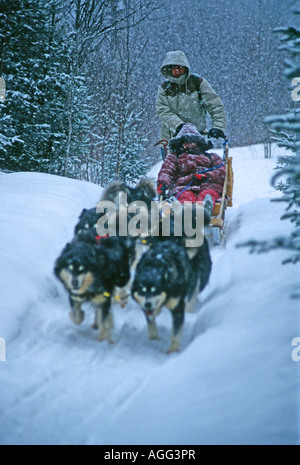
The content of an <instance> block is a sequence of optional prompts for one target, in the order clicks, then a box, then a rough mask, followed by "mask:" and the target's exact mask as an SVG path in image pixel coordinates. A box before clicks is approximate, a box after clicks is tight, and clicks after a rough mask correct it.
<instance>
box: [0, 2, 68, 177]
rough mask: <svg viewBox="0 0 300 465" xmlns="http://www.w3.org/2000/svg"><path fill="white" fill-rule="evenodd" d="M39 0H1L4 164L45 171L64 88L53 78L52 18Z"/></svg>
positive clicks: (0, 144) (0, 146)
mask: <svg viewBox="0 0 300 465" xmlns="http://www.w3.org/2000/svg"><path fill="white" fill-rule="evenodd" d="M49 19H50V18H49V11H47V10H46V9H45V8H41V2H39V1H24V0H17V1H11V0H6V1H5V2H3V1H2V2H1V3H0V22H1V24H0V30H1V76H2V77H3V78H4V79H5V81H6V100H5V102H2V103H1V105H0V112H1V113H0V117H1V121H2V122H3V124H2V125H1V135H2V136H1V138H0V165H1V167H2V168H6V169H10V170H44V169H45V165H47V161H48V160H49V159H50V158H51V152H52V144H53V139H54V138H55V134H54V132H52V131H51V124H50V121H49V102H51V101H52V100H53V99H54V98H55V96H56V94H57V93H59V92H60V89H57V88H56V83H55V82H54V81H53V80H51V72H52V69H51V65H50V60H49V58H50V56H51V37H52V30H51V23H50V21H49Z"/></svg>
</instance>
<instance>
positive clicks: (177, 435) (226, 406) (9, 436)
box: [0, 146, 300, 445]
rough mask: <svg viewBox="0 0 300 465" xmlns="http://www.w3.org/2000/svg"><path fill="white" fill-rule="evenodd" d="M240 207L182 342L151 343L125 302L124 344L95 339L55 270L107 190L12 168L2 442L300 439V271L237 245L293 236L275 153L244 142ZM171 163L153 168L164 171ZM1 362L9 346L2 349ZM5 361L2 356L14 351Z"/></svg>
mask: <svg viewBox="0 0 300 465" xmlns="http://www.w3.org/2000/svg"><path fill="white" fill-rule="evenodd" d="M231 155H233V159H234V165H233V166H234V174H235V185H234V207H233V208H231V209H228V210H227V212H226V228H225V231H226V234H225V237H224V242H223V244H222V245H221V246H220V247H215V248H212V249H211V253H212V259H213V272H212V275H211V279H210V283H209V285H208V287H207V288H206V289H205V290H204V292H203V293H202V294H201V295H200V296H199V303H198V308H197V311H196V312H195V313H194V314H188V315H187V318H186V322H185V328H184V342H183V350H182V352H181V353H179V354H173V355H166V354H165V350H166V349H167V347H168V342H169V336H170V324H171V322H170V316H169V313H168V311H167V310H165V311H164V312H163V313H162V315H161V316H160V317H159V318H158V321H157V322H158V327H159V330H160V334H161V340H160V341H158V342H153V341H148V339H147V335H146V325H145V321H144V316H143V315H142V312H141V311H140V309H139V308H138V307H137V306H136V304H135V303H134V302H132V301H131V302H130V303H129V304H128V306H127V307H126V308H125V309H121V308H119V307H118V306H117V305H116V306H114V315H115V324H116V326H115V329H114V338H115V344H114V345H108V344H107V343H100V342H98V340H97V333H96V332H94V331H93V330H92V329H91V328H90V324H91V323H92V309H91V308H89V307H87V308H86V310H87V311H86V319H85V321H84V322H83V324H82V325H81V326H79V327H77V326H75V325H73V324H72V323H71V321H70V320H69V317H68V312H69V308H68V298H67V295H66V294H65V292H64V290H63V288H62V286H61V285H60V283H59V282H58V281H57V280H56V279H55V277H54V275H53V272H52V270H53V264H54V261H55V259H56V258H57V256H58V254H59V253H60V251H61V250H62V248H63V247H64V245H65V243H66V242H67V241H68V240H70V239H71V237H72V233H73V227H74V224H75V223H76V221H77V217H78V215H79V213H80V212H81V210H82V208H84V207H86V208H89V207H92V206H94V205H95V204H96V202H97V201H98V199H99V195H100V192H101V188H99V187H98V186H95V185H91V184H88V183H85V182H80V181H75V180H70V179H65V178H62V177H56V176H51V175H45V174H35V173H17V174H0V199H1V212H0V223H1V227H0V241H1V252H0V268H1V293H0V295H1V316H0V337H2V338H4V339H5V342H6V361H5V362H4V361H3V362H0V392H1V395H0V399H1V400H0V415H1V428H0V444H106V445H116V444H145V445H160V444H168V445H172V444H173V445H176V444H177V445H179V444H180V445H193V444H194V445H195V444H299V405H300V403H299V400H300V399H299V397H300V396H299V380H300V362H299V363H297V362H295V361H293V360H292V357H291V353H292V350H293V346H292V340H293V338H295V337H299V336H300V325H299V311H300V309H299V300H298V301H297V300H293V299H291V298H290V294H291V293H292V292H293V291H294V290H295V287H296V286H299V271H300V270H299V267H296V266H295V265H285V266H282V265H281V261H282V260H283V259H284V258H285V257H286V252H284V251H276V252H271V253H268V254H263V255H250V254H249V253H248V250H247V249H241V248H239V249H237V248H236V244H238V243H240V242H243V241H245V240H247V239H249V238H266V237H272V236H273V235H278V234H281V233H284V232H286V231H287V230H288V228H289V227H290V226H289V223H287V222H282V221H280V219H279V217H280V215H281V213H282V209H283V205H281V204H278V203H271V202H270V198H271V197H274V196H276V195H278V193H277V192H276V191H274V190H273V189H272V188H271V187H270V184H269V179H270V176H271V174H272V171H273V168H274V166H275V157H274V158H272V159H264V158H263V151H262V147H261V146H253V147H248V148H239V149H232V150H231ZM158 168H159V165H157V166H155V167H154V168H153V170H152V173H151V174H152V175H153V176H155V175H156V173H157V170H158ZM0 356H1V354H0ZM2 358H3V357H2Z"/></svg>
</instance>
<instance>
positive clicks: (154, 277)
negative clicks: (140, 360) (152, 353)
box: [131, 238, 211, 353]
mask: <svg viewBox="0 0 300 465" xmlns="http://www.w3.org/2000/svg"><path fill="white" fill-rule="evenodd" d="M210 271H211V259H210V255H209V249H208V244H207V241H206V239H204V242H203V245H202V246H201V247H199V248H198V250H197V251H196V252H195V251H194V253H193V256H192V257H191V258H189V256H188V253H187V250H186V248H185V246H184V245H183V244H181V243H179V242H176V241H174V240H173V238H171V239H165V240H163V241H157V242H154V243H153V245H152V246H151V247H150V248H149V250H148V251H147V252H145V254H144V255H143V256H142V258H141V259H140V261H139V263H138V265H137V268H136V273H135V278H134V281H133V284H132V290H131V292H132V297H133V299H134V300H135V301H136V302H137V303H138V304H139V305H140V307H141V308H142V310H143V312H144V314H145V316H146V320H147V325H148V335H149V338H150V339H158V331H157V327H156V321H155V317H156V316H158V315H159V314H160V312H161V309H162V307H163V306H166V307H167V308H169V310H170V311H171V314H172V319H173V329H172V336H171V344H170V347H169V349H168V351H167V353H171V352H176V351H179V349H180V345H181V339H182V329H183V322H184V313H185V310H186V309H187V305H188V304H189V303H190V302H191V301H194V302H195V295H197V293H198V292H200V291H201V290H202V289H204V287H205V286H206V284H207V282H208V279H209V275H210Z"/></svg>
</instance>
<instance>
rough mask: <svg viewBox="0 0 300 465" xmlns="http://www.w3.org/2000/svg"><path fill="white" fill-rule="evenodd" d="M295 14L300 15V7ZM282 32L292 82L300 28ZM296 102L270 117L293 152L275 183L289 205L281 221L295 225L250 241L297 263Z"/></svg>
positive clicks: (255, 248) (299, 122)
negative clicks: (282, 251) (285, 254)
mask: <svg viewBox="0 0 300 465" xmlns="http://www.w3.org/2000/svg"><path fill="white" fill-rule="evenodd" d="M295 14H300V9H299V10H296V12H295ZM277 32H279V33H281V34H282V35H283V36H282V45H281V47H280V48H281V49H282V50H285V51H286V52H288V54H289V58H288V59H287V60H286V61H285V69H284V78H285V79H286V80H288V82H290V83H291V82H292V80H293V79H294V78H295V77H299V76H300V64H299V61H300V60H299V57H300V30H299V29H297V28H295V27H287V28H280V29H277ZM295 100H296V101H294V108H293V109H292V110H291V111H290V112H289V113H287V114H283V115H277V116H271V117H269V118H267V122H268V123H269V125H270V127H271V129H272V133H273V138H274V140H275V141H276V142H277V143H278V145H279V146H280V147H284V148H286V149H288V150H289V151H291V154H290V155H283V156H281V157H280V158H279V160H278V166H277V170H276V173H275V175H274V176H273V178H272V185H273V186H275V187H276V188H277V189H279V190H280V191H281V192H282V197H280V198H279V199H275V200H274V201H277V202H278V201H279V202H285V203H286V204H287V206H286V209H285V213H284V215H283V216H282V220H290V221H291V222H292V223H293V224H294V228H293V229H292V232H291V233H289V234H287V235H285V236H280V237H275V238H274V239H272V240H265V241H250V242H248V243H247V244H246V245H248V246H250V248H251V249H250V250H251V251H252V252H259V253H261V252H267V251H269V250H272V249H278V248H282V249H287V250H289V251H291V252H292V255H290V256H288V257H287V258H286V259H285V260H284V262H283V263H297V262H299V261H300V107H299V101H297V100H298V99H295Z"/></svg>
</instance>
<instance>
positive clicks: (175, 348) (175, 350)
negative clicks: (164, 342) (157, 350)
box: [166, 344, 180, 355]
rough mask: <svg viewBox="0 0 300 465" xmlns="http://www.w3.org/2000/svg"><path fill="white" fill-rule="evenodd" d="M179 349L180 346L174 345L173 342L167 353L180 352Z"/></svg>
mask: <svg viewBox="0 0 300 465" xmlns="http://www.w3.org/2000/svg"><path fill="white" fill-rule="evenodd" d="M179 351H180V347H178V346H174V345H172V344H171V345H170V347H169V348H168V350H167V352H166V354H168V355H169V354H173V353H175V352H179Z"/></svg>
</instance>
